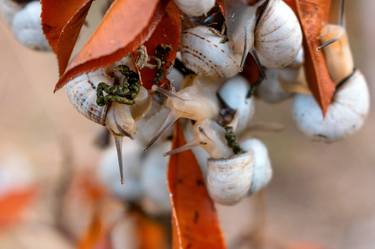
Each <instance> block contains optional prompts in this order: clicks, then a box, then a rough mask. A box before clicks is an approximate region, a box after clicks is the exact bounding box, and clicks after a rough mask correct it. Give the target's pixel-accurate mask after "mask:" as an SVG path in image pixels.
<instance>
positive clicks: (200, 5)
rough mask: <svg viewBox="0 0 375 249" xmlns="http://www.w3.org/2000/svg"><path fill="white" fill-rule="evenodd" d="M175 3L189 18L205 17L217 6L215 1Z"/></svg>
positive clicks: (190, 0) (182, 1) (200, 0)
mask: <svg viewBox="0 0 375 249" xmlns="http://www.w3.org/2000/svg"><path fill="white" fill-rule="evenodd" d="M174 2H175V3H176V5H177V6H178V8H179V9H180V10H181V11H182V12H184V13H185V14H186V15H188V16H201V15H205V14H207V13H208V12H209V11H210V10H211V9H212V8H213V7H214V6H215V0H174Z"/></svg>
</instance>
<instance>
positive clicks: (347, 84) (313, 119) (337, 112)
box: [293, 70, 370, 142]
mask: <svg viewBox="0 0 375 249" xmlns="http://www.w3.org/2000/svg"><path fill="white" fill-rule="evenodd" d="M369 108H370V97H369V90H368V87H367V83H366V80H365V78H364V76H363V75H362V73H361V72H360V71H358V70H356V71H355V72H354V73H353V75H351V76H350V78H349V79H347V80H346V81H344V82H343V83H342V85H341V86H339V88H338V89H337V92H336V95H335V97H334V100H333V102H332V104H331V105H330V106H329V109H328V112H327V113H326V115H325V116H323V114H322V111H321V109H320V108H319V105H318V104H317V102H316V101H315V99H314V98H313V96H310V95H302V94H298V95H296V97H295V99H294V103H293V116H294V119H295V121H296V123H297V126H298V128H299V129H300V130H301V131H302V132H303V133H304V134H306V135H308V136H311V137H313V138H316V139H318V140H323V141H326V142H333V141H336V140H339V139H342V138H345V137H347V136H349V135H351V134H353V133H355V132H356V131H358V130H359V129H360V128H361V127H362V126H363V123H364V121H365V119H366V117H367V115H368V112H369Z"/></svg>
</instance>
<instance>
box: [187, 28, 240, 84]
mask: <svg viewBox="0 0 375 249" xmlns="http://www.w3.org/2000/svg"><path fill="white" fill-rule="evenodd" d="M181 56H182V61H183V63H184V64H185V66H186V67H187V68H189V69H190V70H192V71H193V72H195V73H197V74H198V75H204V76H209V77H218V78H230V77H232V76H234V75H236V74H237V73H238V72H239V71H240V70H241V68H240V64H241V57H242V54H235V53H234V51H233V50H232V45H231V43H230V42H228V41H225V37H224V36H222V35H220V34H218V33H217V32H214V31H213V30H212V29H211V28H209V27H206V26H197V27H194V28H190V29H187V30H185V31H184V32H183V33H182V40H181Z"/></svg>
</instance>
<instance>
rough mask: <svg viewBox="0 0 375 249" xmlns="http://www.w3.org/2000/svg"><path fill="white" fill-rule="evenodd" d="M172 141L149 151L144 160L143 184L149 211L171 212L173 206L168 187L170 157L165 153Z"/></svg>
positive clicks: (153, 212)
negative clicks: (165, 155) (164, 154)
mask: <svg viewBox="0 0 375 249" xmlns="http://www.w3.org/2000/svg"><path fill="white" fill-rule="evenodd" d="M171 147H172V143H171V141H164V142H162V143H160V144H158V145H157V146H154V147H153V148H151V149H150V150H149V151H147V153H146V155H145V158H144V159H143V160H142V166H143V170H142V177H141V185H142V188H143V190H144V195H145V198H146V201H144V203H146V204H147V205H144V207H145V209H146V210H147V212H148V213H152V214H163V213H169V212H170V209H171V206H170V201H169V192H168V187H167V167H168V162H169V157H164V156H163V153H164V152H165V151H168V150H170V149H171Z"/></svg>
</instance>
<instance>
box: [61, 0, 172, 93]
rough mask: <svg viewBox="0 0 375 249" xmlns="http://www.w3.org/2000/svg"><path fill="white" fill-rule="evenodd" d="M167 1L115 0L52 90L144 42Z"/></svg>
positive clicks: (110, 61)
mask: <svg viewBox="0 0 375 249" xmlns="http://www.w3.org/2000/svg"><path fill="white" fill-rule="evenodd" d="M167 2H168V1H167V0H164V1H163V0H162V1H159V0H116V1H115V2H114V3H113V4H112V6H111V8H110V9H109V10H108V12H107V14H106V16H105V17H104V18H103V21H102V23H101V24H100V25H99V27H98V29H97V30H96V31H95V33H94V34H93V36H92V37H91V38H90V40H89V41H88V42H87V43H86V44H85V46H84V47H83V48H82V50H81V51H80V52H79V53H78V55H77V56H76V57H75V58H74V59H73V61H72V62H71V63H70V64H69V66H68V69H67V70H66V72H65V73H64V74H63V75H62V76H61V77H60V80H59V81H58V82H57V84H56V87H55V91H57V90H58V89H60V88H61V87H63V86H64V85H65V83H66V82H67V81H68V80H69V79H71V78H73V77H74V76H77V75H79V74H81V73H84V72H88V71H92V70H95V69H98V68H100V67H104V66H107V65H110V64H112V63H114V62H115V61H118V60H120V59H121V58H123V57H124V56H125V55H126V54H128V53H130V52H133V51H134V50H135V49H136V48H138V47H139V46H140V45H141V44H143V43H144V42H145V41H146V40H148V38H149V37H150V35H151V34H152V32H153V31H154V30H155V28H156V26H157V24H158V23H159V22H160V20H161V18H162V16H163V14H164V12H165V7H166V4H167Z"/></svg>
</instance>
